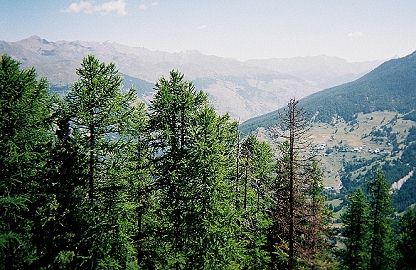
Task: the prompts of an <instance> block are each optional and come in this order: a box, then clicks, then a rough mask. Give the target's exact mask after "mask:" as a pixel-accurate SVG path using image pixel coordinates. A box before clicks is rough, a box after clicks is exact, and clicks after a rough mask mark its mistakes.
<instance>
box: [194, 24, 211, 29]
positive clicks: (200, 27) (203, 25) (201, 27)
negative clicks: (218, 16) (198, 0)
mask: <svg viewBox="0 0 416 270" xmlns="http://www.w3.org/2000/svg"><path fill="white" fill-rule="evenodd" d="M207 27H208V25H206V24H201V25H200V26H198V27H197V28H196V29H198V30H202V29H205V28H207Z"/></svg>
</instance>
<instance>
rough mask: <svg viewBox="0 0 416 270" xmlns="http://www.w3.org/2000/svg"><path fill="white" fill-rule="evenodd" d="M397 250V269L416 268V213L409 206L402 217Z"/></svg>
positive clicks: (407, 269) (408, 269)
mask: <svg viewBox="0 0 416 270" xmlns="http://www.w3.org/2000/svg"><path fill="white" fill-rule="evenodd" d="M399 228H400V229H399V230H400V231H399V237H398V238H399V239H398V244H397V251H398V253H399V258H398V261H397V266H396V269H401V270H410V269H416V213H415V210H414V209H411V208H408V209H407V211H406V212H405V213H404V215H403V217H402V218H401V219H400V227H399Z"/></svg>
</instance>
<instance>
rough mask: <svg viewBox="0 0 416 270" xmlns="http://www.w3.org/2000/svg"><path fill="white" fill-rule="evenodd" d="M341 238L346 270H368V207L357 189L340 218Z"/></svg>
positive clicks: (360, 191)
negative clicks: (341, 225)
mask: <svg viewBox="0 0 416 270" xmlns="http://www.w3.org/2000/svg"><path fill="white" fill-rule="evenodd" d="M342 222H343V224H344V225H343V229H342V237H343V242H344V244H345V250H344V251H343V265H344V267H345V268H346V269H368V265H369V258H370V254H369V241H370V233H371V232H370V224H369V206H368V203H367V200H366V198H365V195H364V192H363V191H362V190H361V189H357V190H356V191H354V192H353V193H352V194H351V195H350V196H349V197H348V205H347V208H346V210H345V213H344V214H343V216H342Z"/></svg>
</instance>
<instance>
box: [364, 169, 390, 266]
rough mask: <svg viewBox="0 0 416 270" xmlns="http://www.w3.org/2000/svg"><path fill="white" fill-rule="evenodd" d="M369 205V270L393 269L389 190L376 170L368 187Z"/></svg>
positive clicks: (383, 178)
mask: <svg viewBox="0 0 416 270" xmlns="http://www.w3.org/2000/svg"><path fill="white" fill-rule="evenodd" d="M368 188H369V191H368V194H369V203H370V209H371V211H370V230H371V241H370V262H369V267H370V269H380V270H382V269H386V270H387V269H393V268H394V264H395V259H396V254H395V250H396V249H395V245H394V241H393V218H394V216H393V214H394V210H393V206H392V202H391V195H390V193H389V192H390V188H389V186H388V185H387V182H386V179H385V177H384V175H383V173H382V172H381V170H377V171H376V174H375V177H374V179H373V180H372V181H371V182H370V183H369V185H368Z"/></svg>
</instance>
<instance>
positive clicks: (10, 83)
mask: <svg viewBox="0 0 416 270" xmlns="http://www.w3.org/2000/svg"><path fill="white" fill-rule="evenodd" d="M49 108H50V98H49V97H48V95H47V83H46V81H45V80H39V81H38V80H37V77H36V72H35V70H34V69H27V70H21V69H20V68H19V63H18V62H16V61H15V60H13V59H11V58H10V57H9V56H7V55H3V56H1V58H0V149H1V151H0V262H1V263H0V269H16V268H24V267H27V266H28V265H30V263H31V262H32V261H34V260H35V259H36V254H35V249H34V247H33V242H32V229H33V227H34V220H33V217H34V216H36V214H35V213H36V211H37V209H38V207H39V206H40V203H41V202H40V201H39V196H38V194H37V189H38V188H39V182H40V174H39V172H41V171H42V168H43V166H44V160H43V157H44V155H45V153H46V150H47V146H48V141H49V138H50V133H49V132H48V127H49V116H50V111H49Z"/></svg>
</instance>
